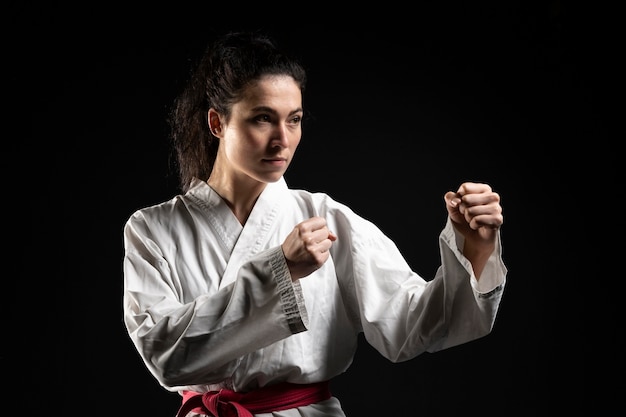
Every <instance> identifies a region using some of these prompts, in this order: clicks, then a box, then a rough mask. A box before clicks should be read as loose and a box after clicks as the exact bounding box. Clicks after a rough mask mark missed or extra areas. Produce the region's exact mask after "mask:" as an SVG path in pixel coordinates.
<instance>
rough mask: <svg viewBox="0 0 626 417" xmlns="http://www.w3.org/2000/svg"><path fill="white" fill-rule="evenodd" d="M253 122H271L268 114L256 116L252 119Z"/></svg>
mask: <svg viewBox="0 0 626 417" xmlns="http://www.w3.org/2000/svg"><path fill="white" fill-rule="evenodd" d="M254 121H255V122H261V123H269V122H270V121H271V118H270V116H269V114H259V115H258V116H255V117H254Z"/></svg>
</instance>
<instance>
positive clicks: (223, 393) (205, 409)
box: [176, 381, 331, 417]
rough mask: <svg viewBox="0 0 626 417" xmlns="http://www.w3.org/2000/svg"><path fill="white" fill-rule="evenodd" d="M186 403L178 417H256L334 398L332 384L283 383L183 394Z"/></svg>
mask: <svg viewBox="0 0 626 417" xmlns="http://www.w3.org/2000/svg"><path fill="white" fill-rule="evenodd" d="M182 394H183V403H182V405H181V407H180V409H179V410H178V413H177V414H176V417H185V416H186V415H187V413H189V412H191V411H193V412H196V413H199V414H207V415H209V416H215V417H253V414H256V413H271V412H272V411H280V410H287V409H289V408H295V407H303V406H305V405H310V404H314V403H317V402H320V401H324V400H327V399H329V398H330V397H331V393H330V389H329V382H328V381H324V382H317V383H314V384H292V383H289V382H282V383H279V384H276V385H270V386H267V387H262V388H259V389H256V390H254V391H250V392H235V391H231V390H229V389H221V390H219V391H209V392H205V393H200V392H194V391H183V393H182Z"/></svg>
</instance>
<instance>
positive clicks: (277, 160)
mask: <svg viewBox="0 0 626 417" xmlns="http://www.w3.org/2000/svg"><path fill="white" fill-rule="evenodd" d="M263 162H265V163H267V164H270V165H275V166H282V165H286V164H287V158H280V157H273V158H264V159H263Z"/></svg>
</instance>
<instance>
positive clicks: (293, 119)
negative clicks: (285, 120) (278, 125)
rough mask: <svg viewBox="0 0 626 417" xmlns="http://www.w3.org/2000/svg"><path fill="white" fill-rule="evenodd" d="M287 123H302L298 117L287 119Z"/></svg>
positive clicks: (300, 117)
mask: <svg viewBox="0 0 626 417" xmlns="http://www.w3.org/2000/svg"><path fill="white" fill-rule="evenodd" d="M289 123H291V124H293V125H298V124H300V123H302V116H300V115H296V116H293V117H292V118H291V119H289Z"/></svg>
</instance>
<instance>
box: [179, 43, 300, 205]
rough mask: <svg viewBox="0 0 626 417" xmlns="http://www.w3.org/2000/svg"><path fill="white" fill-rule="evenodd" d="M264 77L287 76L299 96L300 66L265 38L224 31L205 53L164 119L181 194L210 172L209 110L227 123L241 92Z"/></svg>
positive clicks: (214, 151) (212, 157) (212, 151)
mask: <svg viewBox="0 0 626 417" xmlns="http://www.w3.org/2000/svg"><path fill="white" fill-rule="evenodd" d="M264 75H288V76H290V77H292V78H293V79H294V80H295V81H296V83H297V84H298V85H299V86H300V90H301V91H302V92H304V88H305V84H306V72H305V69H304V67H303V66H302V65H301V64H300V62H299V61H298V60H297V59H295V58H294V57H291V56H288V55H287V54H285V53H283V52H282V51H280V50H279V49H278V47H277V45H276V43H275V42H274V40H272V39H271V38H270V37H269V36H268V35H265V34H261V33H257V32H229V33H227V34H225V35H222V36H221V37H220V38H218V39H217V40H216V41H215V42H214V43H213V44H212V45H210V46H209V47H208V48H207V49H206V51H205V54H204V55H203V56H202V57H201V59H200V62H199V63H198V65H197V67H196V68H195V70H194V71H193V72H192V74H191V78H190V80H189V82H188V84H187V86H186V87H185V88H184V90H183V91H182V93H181V94H180V95H179V96H178V97H177V98H176V99H175V101H174V105H173V106H172V108H171V111H170V113H169V118H168V122H169V125H170V128H171V131H170V135H171V139H172V145H173V151H174V153H175V156H176V163H177V169H178V175H179V182H180V188H181V190H182V192H183V193H184V192H186V191H187V190H188V189H189V186H190V184H191V181H192V179H193V178H199V179H203V180H206V179H208V178H209V176H210V174H211V171H212V169H213V163H214V162H215V157H216V155H217V148H218V146H219V140H218V139H217V138H216V137H215V136H213V135H212V133H211V130H210V129H209V124H208V120H207V114H208V111H209V109H210V108H211V107H212V108H214V109H216V110H217V111H218V112H220V113H222V114H224V115H225V116H226V117H227V118H228V117H229V116H230V114H231V110H232V106H233V104H234V103H236V102H238V101H239V100H240V99H241V97H242V94H243V92H244V90H245V89H246V87H248V85H249V84H250V83H253V82H255V81H257V80H258V79H259V78H261V77H262V76H264Z"/></svg>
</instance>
